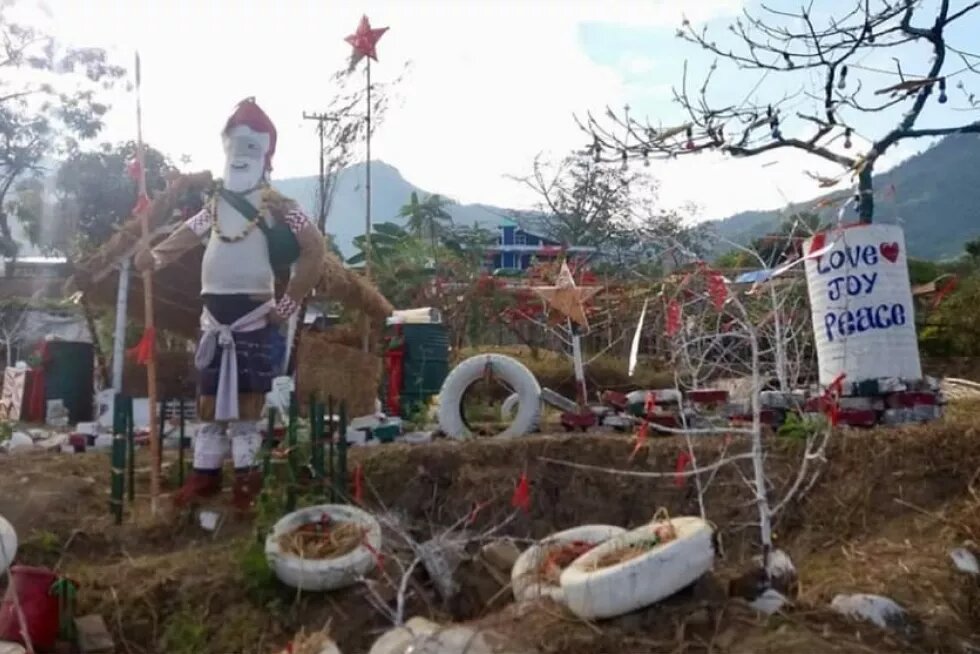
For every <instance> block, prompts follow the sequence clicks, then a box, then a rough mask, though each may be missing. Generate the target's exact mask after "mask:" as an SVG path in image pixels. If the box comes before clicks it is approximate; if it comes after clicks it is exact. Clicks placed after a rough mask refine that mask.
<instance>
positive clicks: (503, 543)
mask: <svg viewBox="0 0 980 654" xmlns="http://www.w3.org/2000/svg"><path fill="white" fill-rule="evenodd" d="M520 555H521V550H520V549H519V548H518V547H517V545H515V544H514V541H512V540H503V539H502V540H495V541H492V542H490V543H487V544H486V545H484V546H483V548H482V549H481V550H480V557H481V558H483V560H484V561H486V562H487V563H488V564H490V565H492V566H493V567H494V568H496V569H497V570H500V571H501V572H506V573H507V574H510V571H511V569H513V567H514V564H515V563H517V558H518V557H519V556H520Z"/></svg>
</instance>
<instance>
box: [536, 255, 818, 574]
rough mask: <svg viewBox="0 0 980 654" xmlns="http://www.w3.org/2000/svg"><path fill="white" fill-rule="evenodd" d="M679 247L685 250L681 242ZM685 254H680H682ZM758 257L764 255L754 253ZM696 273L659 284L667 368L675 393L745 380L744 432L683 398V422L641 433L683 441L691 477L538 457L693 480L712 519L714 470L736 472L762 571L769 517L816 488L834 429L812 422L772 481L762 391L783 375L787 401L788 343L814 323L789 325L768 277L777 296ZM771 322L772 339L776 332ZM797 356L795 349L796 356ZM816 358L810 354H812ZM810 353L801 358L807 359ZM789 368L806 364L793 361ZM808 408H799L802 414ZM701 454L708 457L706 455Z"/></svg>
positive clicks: (703, 268) (696, 269)
mask: <svg viewBox="0 0 980 654" xmlns="http://www.w3.org/2000/svg"><path fill="white" fill-rule="evenodd" d="M679 247H681V248H682V246H679ZM682 249H683V248H682ZM755 256H756V257H757V258H759V255H758V254H757V253H756V254H755ZM691 260H693V261H692V263H693V267H692V268H690V269H689V270H688V271H687V272H685V273H678V274H676V275H674V276H673V277H672V278H669V279H667V280H665V281H664V282H663V283H662V286H661V289H660V292H659V293H658V296H657V302H656V303H657V304H659V303H661V302H662V305H663V311H664V313H665V314H666V318H665V320H664V323H665V329H666V332H667V335H668V337H669V339H670V343H671V347H670V352H671V361H670V364H671V369H673V370H674V371H675V381H674V385H675V389H676V390H677V391H678V394H677V395H678V397H682V396H683V391H685V390H690V389H705V388H711V386H712V385H713V384H715V383H717V381H718V379H719V377H721V376H727V377H734V378H738V379H741V380H744V381H745V382H747V384H748V389H747V390H748V393H747V397H746V398H745V399H744V400H742V401H743V402H744V404H745V406H744V407H743V410H742V415H738V416H736V420H737V421H738V422H744V426H740V425H738V424H735V425H733V424H732V416H731V415H726V413H725V412H722V413H715V412H710V411H709V412H702V411H700V410H698V409H697V408H696V407H695V406H694V405H693V404H691V403H689V402H687V401H681V402H680V407H679V414H678V415H679V419H680V426H678V427H668V426H664V425H659V424H656V423H654V422H652V421H651V422H648V423H646V425H645V428H644V429H653V430H656V431H659V432H664V433H668V434H674V435H677V436H680V437H682V438H683V440H684V443H685V448H686V450H687V455H688V457H689V461H690V466H691V467H690V468H689V469H688V470H686V471H685V472H681V473H678V472H676V471H675V472H668V471H655V472H646V471H638V470H621V469H614V468H605V467H601V466H593V465H587V464H578V463H571V462H567V461H561V460H557V459H550V458H541V460H542V461H546V462H548V463H552V464H555V465H563V466H568V467H573V468H581V469H589V470H593V471H598V472H605V473H609V474H617V475H623V476H629V477H637V478H671V477H673V478H678V477H683V478H688V479H692V480H693V485H694V489H695V491H696V497H697V501H698V505H699V508H700V511H701V515H702V517H708V514H709V507H707V506H706V504H705V496H706V494H707V491H708V489H709V488H710V487H711V486H712V484H713V482H714V481H715V480H716V479H717V475H718V472H719V471H720V470H722V469H723V468H727V467H729V466H731V467H732V468H733V469H734V470H736V471H737V473H738V475H739V476H740V477H741V479H742V480H743V481H744V482H745V484H746V486H747V487H748V488H749V489H750V492H751V493H752V496H753V504H754V505H755V507H756V510H757V514H758V520H757V521H754V522H752V523H751V525H750V526H753V527H756V528H758V530H759V540H760V544H761V546H762V552H763V568H764V569H766V570H768V568H769V555H770V553H771V552H772V548H773V540H772V532H773V527H772V525H773V521H774V520H775V519H776V517H777V516H778V515H779V514H780V513H781V512H782V511H783V510H784V509H786V508H787V507H789V506H791V505H792V504H793V502H796V501H799V500H800V498H801V497H802V496H803V495H804V494H805V493H806V492H807V491H808V490H809V489H810V488H812V487H813V485H814V484H815V483H816V481H817V479H818V478H819V475H820V473H821V471H822V463H823V462H824V461H825V453H826V449H827V445H828V443H829V440H830V437H831V434H832V430H831V429H830V427H829V423H824V424H821V423H808V427H809V428H808V429H806V430H805V431H804V432H803V434H802V438H803V440H804V443H803V452H802V454H801V456H800V459H799V465H798V466H795V468H794V470H793V472H792V474H791V475H790V478H789V479H783V480H779V481H781V482H782V483H780V484H778V487H777V484H774V483H773V481H774V480H773V479H772V478H771V476H770V473H771V472H772V470H771V469H769V470H767V461H768V457H767V452H766V439H765V438H764V437H763V432H764V429H765V421H764V414H765V409H766V407H765V404H764V401H763V391H764V390H765V387H766V385H767V383H768V381H769V380H771V379H779V388H780V390H781V391H783V393H782V395H783V396H784V397H787V398H788V397H789V395H790V394H789V393H788V392H787V391H788V390H789V387H788V384H787V383H786V381H785V379H786V376H787V367H788V366H789V365H790V364H788V363H787V350H788V348H789V346H790V341H791V340H792V339H803V338H806V337H808V335H807V333H806V328H807V327H808V325H809V323H808V322H806V323H799V322H798V321H793V322H792V323H791V325H792V326H791V328H789V329H787V328H786V327H787V323H786V320H785V318H783V319H780V316H781V315H783V314H785V312H786V308H787V301H786V300H785V298H783V296H784V295H785V294H786V291H785V289H777V288H776V287H775V286H774V285H773V283H772V281H767V282H766V283H765V285H766V286H768V287H769V289H770V291H771V292H768V291H767V292H760V291H766V289H761V288H759V287H757V288H753V289H749V290H748V291H743V290H738V289H736V288H735V287H733V286H732V285H731V284H729V283H727V282H726V281H725V280H724V278H723V277H722V276H721V274H720V272H719V271H716V270H713V269H712V268H710V267H709V266H707V265H704V264H703V263H701V262H697V261H696V257H690V256H689V261H691ZM773 325H782V326H783V327H782V328H781V329H779V328H777V329H776V330H775V331H776V334H775V335H773V334H771V333H768V334H767V332H770V331H771V330H773V327H772V326H773ZM791 351H792V352H793V353H794V355H795V354H796V353H797V349H795V348H794V349H792V350H791ZM809 355H810V356H812V351H810V352H809ZM804 356H805V355H804ZM793 365H803V362H794V363H793ZM799 409H802V407H799V408H798V409H797V410H799ZM708 436H715V437H724V438H726V439H728V438H730V437H733V438H732V440H731V442H730V443H729V442H728V440H725V442H724V444H723V446H722V448H721V449H720V451H719V452H718V454H717V455H716V456H715V457H714V460H710V461H704V460H699V458H698V453H697V452H696V448H695V445H694V441H695V440H701V441H703V438H704V437H708ZM702 458H703V457H702Z"/></svg>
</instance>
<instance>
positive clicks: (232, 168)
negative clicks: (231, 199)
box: [222, 125, 270, 193]
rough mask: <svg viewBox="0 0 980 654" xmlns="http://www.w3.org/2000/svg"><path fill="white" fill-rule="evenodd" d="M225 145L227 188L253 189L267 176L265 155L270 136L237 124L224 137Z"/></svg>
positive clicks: (237, 189)
mask: <svg viewBox="0 0 980 654" xmlns="http://www.w3.org/2000/svg"><path fill="white" fill-rule="evenodd" d="M222 140H223V143H224V147H225V180H224V184H225V188H227V189H228V190H229V191H237V192H239V193H241V192H244V191H248V190H251V189H253V188H255V186H256V185H258V183H259V182H260V181H262V178H263V177H264V176H265V155H266V154H267V153H268V152H269V142H270V137H269V135H268V134H265V133H264V132H256V131H255V130H253V129H252V128H250V127H248V126H247V125H236V126H235V127H232V128H231V129H230V130H228V132H227V133H226V134H225V135H224V138H223V139H222Z"/></svg>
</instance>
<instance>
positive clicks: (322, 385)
mask: <svg viewBox="0 0 980 654" xmlns="http://www.w3.org/2000/svg"><path fill="white" fill-rule="evenodd" d="M296 360H297V361H298V362H299V364H298V365H299V371H298V372H299V389H298V390H299V397H300V398H302V400H303V401H304V404H305V401H306V400H307V399H308V398H309V397H310V395H315V396H316V397H317V399H318V400H320V401H322V402H325V401H326V400H327V398H329V397H332V398H333V399H334V402H335V403H336V402H346V403H347V415H348V416H351V417H353V416H363V415H367V414H370V413H374V403H375V400H376V399H377V397H378V388H379V386H380V384H381V358H380V357H379V356H377V355H375V354H373V353H371V352H363V351H362V350H360V349H359V348H353V347H349V346H347V345H343V344H339V343H334V342H331V341H330V340H329V339H328V338H325V335H324V334H320V333H315V332H308V333H305V334H303V337H302V338H301V339H299V350H298V352H297V359H296ZM335 406H336V404H335Z"/></svg>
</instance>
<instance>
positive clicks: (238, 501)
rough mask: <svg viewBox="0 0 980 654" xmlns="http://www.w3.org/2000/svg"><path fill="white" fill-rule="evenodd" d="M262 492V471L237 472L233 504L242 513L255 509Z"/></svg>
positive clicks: (232, 496) (233, 488)
mask: <svg viewBox="0 0 980 654" xmlns="http://www.w3.org/2000/svg"><path fill="white" fill-rule="evenodd" d="M261 491H262V471H261V470H249V471H247V472H235V485H234V486H232V489H231V503H232V505H233V506H234V507H235V509H236V510H237V511H239V512H241V513H247V512H248V511H251V510H252V509H253V508H254V507H255V500H256V499H257V498H258V496H259V493H260V492H261Z"/></svg>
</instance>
